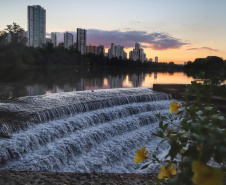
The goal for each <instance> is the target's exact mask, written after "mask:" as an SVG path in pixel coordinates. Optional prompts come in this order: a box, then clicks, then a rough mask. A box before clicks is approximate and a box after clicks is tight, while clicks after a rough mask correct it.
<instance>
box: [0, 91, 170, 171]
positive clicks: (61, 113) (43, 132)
mask: <svg viewBox="0 0 226 185" xmlns="http://www.w3.org/2000/svg"><path fill="white" fill-rule="evenodd" d="M171 98H172V97H171V96H170V95H168V94H165V93H157V92H154V91H152V90H151V89H148V88H121V89H111V90H95V91H83V92H68V93H55V94H48V95H41V96H30V97H21V98H17V99H14V100H11V101H8V102H4V103H0V114H1V115H2V117H1V119H0V123H1V124H0V132H1V133H2V134H8V135H10V138H2V139H0V164H1V166H0V169H1V170H31V171H57V172H105V173H113V172H114V173H139V172H145V171H146V170H142V171H140V170H139V168H140V167H141V164H134V162H133V159H134V157H135V152H136V150H137V149H138V148H141V147H143V146H147V150H148V151H149V152H150V154H152V153H155V154H157V155H160V156H162V155H163V154H165V153H166V152H167V150H168V145H167V144H166V143H163V144H162V145H161V146H160V147H159V148H158V150H155V149H156V147H157V146H158V144H159V143H160V142H161V139H160V138H158V137H156V136H154V135H152V133H156V132H157V130H158V124H159V118H158V117H157V116H156V114H157V113H161V114H164V115H166V116H167V117H168V118H170V117H171V115H170V114H169V103H170V102H171V101H172V100H171ZM10 115H11V117H12V119H9V117H10ZM142 165H143V164H142ZM155 167H157V165H150V167H149V168H148V169H147V170H148V171H149V172H150V170H152V171H153V170H155Z"/></svg>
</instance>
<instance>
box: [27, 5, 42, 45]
mask: <svg viewBox="0 0 226 185" xmlns="http://www.w3.org/2000/svg"><path fill="white" fill-rule="evenodd" d="M27 21H28V24H27V27H28V29H27V30H28V33H27V37H28V46H32V47H40V46H41V45H42V44H45V43H46V10H45V9H44V8H42V7H41V6H39V5H34V6H28V7H27Z"/></svg>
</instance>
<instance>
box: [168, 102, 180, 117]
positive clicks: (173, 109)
mask: <svg viewBox="0 0 226 185" xmlns="http://www.w3.org/2000/svg"><path fill="white" fill-rule="evenodd" d="M180 107H181V106H180V104H179V103H176V102H175V100H173V102H172V103H170V114H173V112H175V113H176V114H177V113H178V112H179V108H180Z"/></svg>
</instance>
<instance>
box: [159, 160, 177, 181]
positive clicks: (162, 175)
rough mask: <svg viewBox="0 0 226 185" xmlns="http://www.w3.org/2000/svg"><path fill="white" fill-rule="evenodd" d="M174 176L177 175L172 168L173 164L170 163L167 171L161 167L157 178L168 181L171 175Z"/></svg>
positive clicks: (164, 167)
mask: <svg viewBox="0 0 226 185" xmlns="http://www.w3.org/2000/svg"><path fill="white" fill-rule="evenodd" d="M176 174H177V170H176V168H173V163H171V164H170V165H169V167H168V168H167V169H166V166H165V165H164V166H162V168H161V172H160V173H159V174H158V178H159V179H165V180H168V179H169V178H170V177H171V175H176Z"/></svg>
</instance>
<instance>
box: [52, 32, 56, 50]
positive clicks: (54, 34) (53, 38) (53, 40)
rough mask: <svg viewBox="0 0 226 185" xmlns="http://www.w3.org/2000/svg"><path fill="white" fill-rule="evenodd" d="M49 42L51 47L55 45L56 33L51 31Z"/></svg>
mask: <svg viewBox="0 0 226 185" xmlns="http://www.w3.org/2000/svg"><path fill="white" fill-rule="evenodd" d="M51 42H52V44H53V47H56V46H57V35H56V32H55V33H54V32H51Z"/></svg>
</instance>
